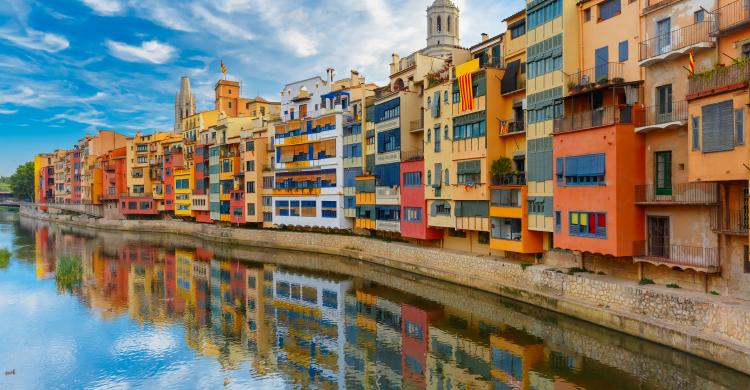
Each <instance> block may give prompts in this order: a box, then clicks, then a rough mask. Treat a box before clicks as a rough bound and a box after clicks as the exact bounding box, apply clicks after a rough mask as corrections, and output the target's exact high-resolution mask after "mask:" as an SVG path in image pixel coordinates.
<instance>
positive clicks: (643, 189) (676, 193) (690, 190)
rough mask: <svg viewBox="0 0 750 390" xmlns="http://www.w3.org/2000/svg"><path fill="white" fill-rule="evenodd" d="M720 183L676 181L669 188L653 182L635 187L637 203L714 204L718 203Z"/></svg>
mask: <svg viewBox="0 0 750 390" xmlns="http://www.w3.org/2000/svg"><path fill="white" fill-rule="evenodd" d="M718 189H719V187H718V185H717V184H716V183H712V182H692V183H676V184H672V185H671V186H669V187H668V188H660V187H657V186H655V185H653V184H648V185H641V186H636V187H635V203H642V204H660V205H661V204H664V205H669V204H673V205H691V204H698V205H712V204H716V203H718V199H719V197H718Z"/></svg>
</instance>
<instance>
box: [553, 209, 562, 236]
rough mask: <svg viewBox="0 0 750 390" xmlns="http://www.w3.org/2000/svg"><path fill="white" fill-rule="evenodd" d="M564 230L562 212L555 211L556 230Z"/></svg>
mask: <svg viewBox="0 0 750 390" xmlns="http://www.w3.org/2000/svg"><path fill="white" fill-rule="evenodd" d="M560 230H562V213H561V212H560V211H555V231H556V232H560Z"/></svg>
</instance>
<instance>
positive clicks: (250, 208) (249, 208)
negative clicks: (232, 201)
mask: <svg viewBox="0 0 750 390" xmlns="http://www.w3.org/2000/svg"><path fill="white" fill-rule="evenodd" d="M247 215H251V216H252V215H255V203H248V204H247Z"/></svg>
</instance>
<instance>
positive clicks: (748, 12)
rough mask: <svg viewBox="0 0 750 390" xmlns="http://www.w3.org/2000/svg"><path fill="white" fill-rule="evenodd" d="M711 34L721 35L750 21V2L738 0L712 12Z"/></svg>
mask: <svg viewBox="0 0 750 390" xmlns="http://www.w3.org/2000/svg"><path fill="white" fill-rule="evenodd" d="M711 16H712V19H713V20H714V22H713V23H712V24H711V34H712V35H721V34H723V33H725V32H728V31H731V30H734V29H736V28H739V27H742V26H744V25H745V24H746V23H748V22H750V2H748V1H747V0H737V1H735V2H732V3H729V4H727V5H724V6H723V7H719V8H717V9H716V10H714V11H713V12H711Z"/></svg>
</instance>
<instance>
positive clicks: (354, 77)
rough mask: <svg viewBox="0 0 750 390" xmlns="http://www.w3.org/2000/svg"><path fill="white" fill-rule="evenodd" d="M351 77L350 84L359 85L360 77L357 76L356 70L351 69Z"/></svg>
mask: <svg viewBox="0 0 750 390" xmlns="http://www.w3.org/2000/svg"><path fill="white" fill-rule="evenodd" d="M351 79H352V86H355V85H359V84H360V83H361V82H360V78H359V72H357V71H356V70H355V69H352V70H351Z"/></svg>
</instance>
